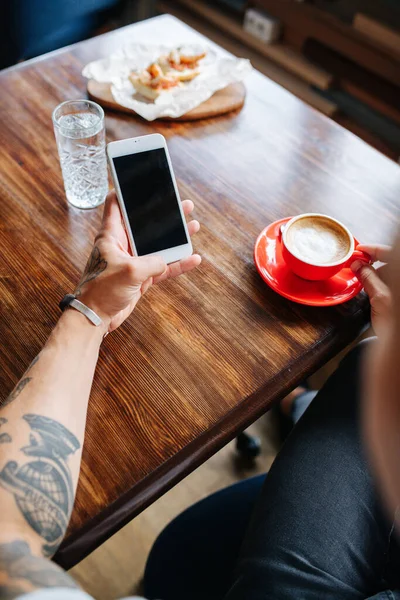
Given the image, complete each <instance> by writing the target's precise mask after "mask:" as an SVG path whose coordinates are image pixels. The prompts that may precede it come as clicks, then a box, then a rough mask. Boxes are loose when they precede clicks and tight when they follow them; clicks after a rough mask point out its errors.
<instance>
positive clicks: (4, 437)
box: [0, 417, 12, 444]
mask: <svg viewBox="0 0 400 600" xmlns="http://www.w3.org/2000/svg"><path fill="white" fill-rule="evenodd" d="M6 423H7V419H5V418H4V417H0V427H1V426H2V425H5V424H6ZM10 442H12V438H11V435H10V434H8V433H0V444H9V443H10Z"/></svg>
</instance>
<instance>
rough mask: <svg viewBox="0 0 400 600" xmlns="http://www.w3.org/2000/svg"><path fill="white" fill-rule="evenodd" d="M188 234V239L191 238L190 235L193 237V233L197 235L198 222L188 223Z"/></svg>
mask: <svg viewBox="0 0 400 600" xmlns="http://www.w3.org/2000/svg"><path fill="white" fill-rule="evenodd" d="M187 227H188V232H189V235H190V237H192V235H194V234H195V233H197V232H198V231H199V229H200V223H199V222H198V221H190V223H188V226H187Z"/></svg>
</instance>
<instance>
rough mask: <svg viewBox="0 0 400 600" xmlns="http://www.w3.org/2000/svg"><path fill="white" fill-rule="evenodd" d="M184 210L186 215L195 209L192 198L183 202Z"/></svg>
mask: <svg viewBox="0 0 400 600" xmlns="http://www.w3.org/2000/svg"><path fill="white" fill-rule="evenodd" d="M182 210H183V214H184V215H185V217H187V216H188V215H190V213H191V212H193V211H194V204H193V202H192V201H191V200H184V201H183V202H182Z"/></svg>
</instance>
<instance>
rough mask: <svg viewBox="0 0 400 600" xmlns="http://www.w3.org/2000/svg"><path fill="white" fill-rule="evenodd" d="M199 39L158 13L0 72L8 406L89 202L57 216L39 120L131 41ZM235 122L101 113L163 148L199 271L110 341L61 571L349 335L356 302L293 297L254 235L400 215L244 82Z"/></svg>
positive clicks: (358, 157)
mask: <svg viewBox="0 0 400 600" xmlns="http://www.w3.org/2000/svg"><path fill="white" fill-rule="evenodd" d="M195 36H196V34H195V33H194V32H193V30H191V29H189V28H187V27H186V26H184V25H183V24H181V23H180V22H179V21H177V20H176V19H173V18H172V17H169V16H162V17H159V18H157V19H154V20H151V21H147V22H143V23H140V24H137V25H133V26H129V27H127V28H124V29H121V30H119V31H116V32H112V33H109V34H106V35H103V36H101V37H98V38H94V39H92V40H89V41H86V42H83V43H80V44H77V45H75V46H71V47H70V48H66V49H64V50H61V51H58V52H55V53H52V54H49V55H46V56H44V57H41V58H39V59H36V60H33V61H28V62H26V63H23V64H21V65H18V66H16V67H13V68H11V69H8V70H5V71H3V72H1V73H0V90H1V91H0V94H1V97H0V101H1V105H0V119H1V127H0V164H1V169H0V172H1V175H0V194H1V198H0V214H1V221H0V307H1V319H0V340H1V344H0V395H1V397H2V398H3V397H6V396H7V394H8V392H9V391H10V389H11V388H12V387H13V385H14V384H15V383H16V381H17V380H18V378H19V377H20V376H21V374H22V373H23V371H24V369H25V367H26V366H27V365H28V364H29V362H30V361H31V360H32V358H33V357H34V356H35V355H36V354H37V353H38V352H39V350H40V348H41V346H42V345H43V344H44V342H45V341H46V338H47V336H48V335H49V333H50V331H51V329H52V327H53V326H54V324H55V322H56V320H57V318H58V316H59V311H58V308H57V304H58V301H59V299H60V298H61V297H62V296H63V295H64V294H65V293H66V292H69V291H71V290H72V289H73V288H74V285H75V283H76V282H77V280H78V276H79V273H80V272H81V270H82V268H83V266H84V264H85V262H86V258H87V255H88V253H89V250H90V247H91V244H92V241H93V238H94V235H95V232H96V230H97V228H98V226H99V222H100V218H101V213H102V208H99V209H96V210H93V211H89V212H88V211H79V210H77V209H75V208H73V207H71V206H68V205H67V203H66V200H65V197H64V191H63V184H62V178H61V172H60V167H59V162H58V156H57V150H56V145H55V141H54V136H53V131H52V123H51V112H52V110H53V109H54V107H55V106H56V105H57V104H58V103H59V102H62V101H63V100H66V99H76V98H80V97H83V96H85V90H86V81H85V80H84V78H83V77H82V76H81V70H82V67H83V66H84V65H85V64H86V63H87V62H88V61H90V60H93V59H96V58H99V57H102V56H108V55H109V54H110V52H112V51H113V50H115V49H116V48H118V47H120V46H121V44H123V43H126V42H133V41H143V40H147V41H151V40H154V41H160V40H161V39H163V40H164V41H166V42H174V43H182V42H187V41H189V40H192V39H193V38H194V37H195ZM246 86H247V91H248V94H247V98H246V103H245V107H244V108H243V110H242V111H241V112H237V113H233V114H230V115H227V116H223V117H220V118H216V119H210V120H204V121H199V122H195V123H165V122H155V123H147V122H145V121H143V120H140V119H139V118H136V117H133V116H132V117H131V116H128V115H124V114H118V113H113V112H109V113H107V115H106V127H107V138H108V140H109V141H111V140H115V139H121V138H127V137H131V136H136V135H142V134H147V133H152V132H159V133H162V134H163V135H164V136H165V137H166V138H167V141H168V145H169V149H170V153H171V157H172V161H173V164H174V167H175V170H176V175H177V180H178V185H179V188H180V191H181V194H182V197H183V198H185V197H188V198H192V199H193V200H194V202H195V203H196V211H195V216H196V218H198V219H199V220H200V221H201V223H202V230H201V232H200V234H199V235H198V236H197V237H196V239H195V249H196V251H197V252H200V254H201V255H202V256H203V263H202V265H201V267H200V268H199V269H198V270H197V271H195V272H193V273H191V274H189V275H188V276H186V277H184V278H181V279H179V280H176V281H171V282H168V283H166V284H163V285H161V286H159V287H157V288H154V289H152V290H151V291H150V292H149V293H148V294H147V295H146V296H145V298H144V299H143V300H141V302H140V304H139V306H138V308H137V309H136V310H135V312H134V314H133V315H132V316H131V318H130V319H129V320H128V321H127V322H126V323H125V324H124V325H123V326H122V327H121V328H120V329H119V330H118V331H116V332H115V333H113V334H112V335H110V336H108V337H107V339H106V340H105V342H104V344H103V346H102V350H101V353H100V359H99V365H98V369H97V371H96V375H95V379H94V384H93V390H92V395H91V400H90V406H89V413H88V423H87V432H86V439H85V446H84V452H83V461H82V470H81V476H80V480H79V486H78V492H77V496H76V503H75V508H74V512H73V515H72V518H71V523H70V526H69V530H68V534H67V538H66V540H65V542H64V544H63V545H62V547H61V549H60V551H59V553H58V555H57V560H58V561H59V562H60V563H61V564H62V565H64V566H65V567H70V566H72V565H73V564H75V563H76V562H78V561H79V560H80V559H81V558H83V557H84V556H85V555H86V554H88V553H89V552H90V551H92V550H93V549H94V548H95V547H97V546H98V545H99V544H100V543H102V542H103V541H104V540H106V539H107V538H108V537H109V536H110V535H111V534H112V533H114V532H115V531H117V530H118V529H119V528H120V527H122V526H123V525H124V524H125V523H127V522H128V521H129V520H130V519H132V518H133V517H134V516H135V515H136V514H138V513H139V512H140V511H142V510H143V509H144V508H145V507H146V506H148V505H149V504H150V503H151V502H153V501H154V500H155V499H156V498H157V497H159V496H160V495H161V494H163V493H164V492H165V491H166V490H168V489H169V488H170V487H172V486H173V485H174V484H175V483H177V482H178V481H179V480H180V479H182V478H183V477H184V476H185V475H187V474H188V473H189V472H190V471H192V470H193V469H195V468H196V467H197V466H198V465H199V464H201V463H202V462H203V461H204V460H206V459H207V458H208V457H209V456H211V455H212V454H213V453H214V452H216V451H217V450H218V449H219V448H220V447H222V446H223V445H224V444H226V443H227V442H228V441H229V440H230V439H232V438H233V437H234V436H235V435H236V433H237V432H238V431H240V430H242V429H244V428H245V427H246V426H247V425H248V424H249V423H251V422H252V421H254V420H255V419H256V418H257V417H259V416H260V415H261V414H262V413H263V412H265V411H266V410H267V409H268V408H269V407H270V406H271V404H272V403H273V402H274V401H276V400H278V399H279V398H281V397H282V396H283V395H284V394H285V393H286V392H288V391H289V390H290V389H292V388H293V387H294V386H295V385H296V384H297V383H299V382H300V381H301V380H302V379H303V378H304V377H306V376H307V375H309V374H310V373H312V372H313V371H315V370H316V369H317V367H319V366H320V365H322V364H323V363H324V362H325V361H327V360H328V359H329V358H331V357H332V356H334V355H335V354H336V353H337V352H338V351H339V350H341V349H342V348H344V347H345V346H346V345H347V344H348V343H349V342H351V341H352V340H353V339H354V338H355V337H356V335H357V334H358V333H359V332H360V330H361V329H362V328H363V326H364V325H365V323H366V322H367V319H368V303H367V301H366V299H365V297H364V296H363V295H360V296H359V297H357V298H355V299H354V300H352V301H350V302H349V303H347V304H344V305H342V306H340V307H337V308H327V309H323V308H321V309H315V308H308V307H304V306H300V305H296V304H293V303H291V302H289V301H286V300H284V299H283V298H281V297H279V296H278V295H276V294H275V293H274V292H273V291H272V290H270V289H269V288H268V287H266V285H265V284H264V283H263V281H262V280H261V278H260V277H259V276H258V274H257V272H256V270H255V267H254V264H253V245H254V241H255V239H256V237H257V235H258V233H259V231H260V230H261V229H262V228H263V227H264V226H265V225H266V224H268V223H269V222H271V221H273V220H275V219H278V218H279V217H283V216H289V215H294V214H296V213H300V212H311V211H315V212H324V213H329V214H331V215H333V216H334V217H337V218H339V219H340V220H342V221H344V222H345V223H346V224H347V225H348V226H349V227H350V228H351V229H352V230H353V232H354V234H355V235H356V236H357V237H358V238H359V239H361V240H363V241H365V242H372V241H377V242H387V241H389V240H390V238H391V236H392V235H393V232H394V228H395V226H396V223H397V221H398V218H399V216H400V211H399V198H400V169H399V167H398V165H396V164H395V163H394V162H391V161H390V160H388V159H387V158H385V157H384V156H383V155H381V154H379V153H378V152H376V151H375V150H373V149H372V148H370V147H369V146H368V145H366V144H365V143H364V142H362V141H360V140H359V139H358V138H356V137H355V136H354V135H352V134H350V133H348V132H347V131H345V130H344V129H342V128H341V127H340V126H338V125H336V124H335V123H333V122H332V121H330V120H329V119H328V118H326V117H324V116H322V115H320V114H319V113H317V112H316V111H314V110H313V109H311V108H309V107H308V106H306V105H305V104H304V103H302V102H301V101H299V100H298V99H297V98H295V97H294V96H292V95H291V94H290V93H289V92H286V91H285V90H284V89H282V88H281V87H279V86H278V85H276V84H275V83H273V82H271V81H270V80H268V79H267V78H265V77H264V76H262V75H260V74H259V73H257V72H253V74H252V75H251V76H250V77H249V78H248V80H247V82H246Z"/></svg>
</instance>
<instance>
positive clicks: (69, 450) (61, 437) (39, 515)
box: [0, 414, 80, 597]
mask: <svg viewBox="0 0 400 600" xmlns="http://www.w3.org/2000/svg"><path fill="white" fill-rule="evenodd" d="M23 418H24V420H25V421H26V422H27V423H28V425H29V427H30V428H31V433H30V438H29V445H28V446H25V447H23V448H21V450H22V452H23V453H24V454H25V456H28V457H29V458H30V459H31V460H29V461H28V462H26V463H24V464H22V465H19V464H18V462H16V461H14V460H11V461H9V462H7V463H6V465H5V466H4V468H3V470H2V471H0V486H1V487H3V488H4V489H6V490H7V491H9V492H10V493H11V494H13V496H14V499H15V502H16V504H17V507H18V509H19V510H20V512H21V513H22V515H23V517H24V518H25V520H26V521H27V523H28V524H29V525H30V526H31V527H32V529H33V530H34V531H36V533H37V534H39V535H40V536H41V537H42V538H43V546H42V550H43V553H44V554H45V555H46V556H52V555H53V554H54V553H55V551H56V550H57V548H58V546H59V545H60V543H61V541H62V539H63V537H64V535H65V531H66V529H67V525H68V521H69V517H70V515H71V511H72V507H73V503H74V487H73V483H72V477H71V473H70V470H69V467H68V465H67V459H68V457H69V456H70V455H71V454H74V453H75V452H76V451H77V450H78V449H79V448H80V443H79V441H78V439H77V438H76V437H75V436H74V435H73V434H72V433H71V432H70V431H69V430H68V429H67V428H66V427H64V425H61V423H58V421H55V420H53V419H49V418H48V417H43V416H39V415H32V414H28V415H24V417H23ZM0 597H1V596H0Z"/></svg>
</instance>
